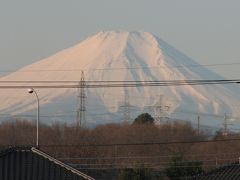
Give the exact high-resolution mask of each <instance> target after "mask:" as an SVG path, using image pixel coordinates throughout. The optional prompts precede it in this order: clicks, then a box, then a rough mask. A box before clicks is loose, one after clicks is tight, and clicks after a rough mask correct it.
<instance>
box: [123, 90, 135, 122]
mask: <svg viewBox="0 0 240 180" xmlns="http://www.w3.org/2000/svg"><path fill="white" fill-rule="evenodd" d="M129 99H130V98H129V93H128V91H126V92H125V94H124V104H123V105H122V106H120V107H121V108H123V116H124V117H123V119H124V122H130V121H131V112H130V111H131V109H130V108H131V107H133V106H131V104H130V102H129Z"/></svg>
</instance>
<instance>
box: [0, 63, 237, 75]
mask: <svg viewBox="0 0 240 180" xmlns="http://www.w3.org/2000/svg"><path fill="white" fill-rule="evenodd" d="M236 65H240V63H239V62H232V63H215V64H193V65H184V66H183V65H176V66H172V65H171V68H175V69H178V68H186V67H196V68H198V67H215V66H236ZM161 68H169V67H166V66H141V67H116V68H95V69H93V68H92V69H84V68H83V69H35V70H19V71H16V70H0V72H3V73H7V72H17V73H26V72H72V71H86V70H89V71H105V70H125V69H161Z"/></svg>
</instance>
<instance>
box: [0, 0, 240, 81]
mask: <svg viewBox="0 0 240 180" xmlns="http://www.w3.org/2000/svg"><path fill="white" fill-rule="evenodd" d="M239 18H240V1H239V0H198V1H197V0H118V1H117V0H39V1H34V0H0V62H1V67H0V71H4V70H16V69H18V68H20V67H23V66H25V65H27V64H29V63H33V62H36V61H38V60H40V59H42V58H44V57H48V56H49V55H52V54H54V53H56V52H58V51H60V50H63V49H65V48H68V47H70V46H72V45H75V44H76V43H79V42H81V41H82V40H83V39H85V38H87V37H88V36H91V35H93V34H95V33H97V32H98V31H101V30H119V29H120V30H127V31H129V30H131V31H132V30H142V31H150V32H152V33H154V34H156V35H157V36H159V37H160V38H162V39H164V40H165V41H167V42H168V43H170V44H171V45H173V46H174V47H176V48H177V49H179V50H180V51H182V52H184V53H185V54H186V55H188V56H190V57H192V58H193V59H194V60H196V61H197V62H199V63H200V64H215V63H232V62H235V63H238V62H239V63H240V55H239V51H240V20H239ZM212 68H213V69H214V70H215V71H217V72H219V73H221V74H222V75H223V76H225V77H229V78H240V72H239V70H238V69H239V68H240V65H235V66H216V67H212Z"/></svg>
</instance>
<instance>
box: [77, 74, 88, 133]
mask: <svg viewBox="0 0 240 180" xmlns="http://www.w3.org/2000/svg"><path fill="white" fill-rule="evenodd" d="M85 88H86V82H85V77H84V72H83V71H82V73H81V80H80V82H79V88H78V95H77V97H78V107H77V117H76V123H77V128H79V127H82V126H84V124H85V112H86V106H85V103H86V92H85Z"/></svg>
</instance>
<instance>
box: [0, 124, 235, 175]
mask: <svg viewBox="0 0 240 180" xmlns="http://www.w3.org/2000/svg"><path fill="white" fill-rule="evenodd" d="M239 137H240V136H239V134H237V133H235V134H231V135H228V136H222V135H221V133H219V132H218V133H217V134H216V135H215V136H213V137H209V135H208V134H207V133H204V132H200V133H199V132H198V131H197V130H196V129H194V128H193V127H192V126H191V124H190V123H183V122H165V123H162V124H161V125H154V123H133V124H126V123H123V124H106V125H99V126H97V127H95V128H93V129H88V128H79V129H77V128H76V127H74V126H69V125H65V124H58V123H55V124H53V125H41V126H40V130H39V143H40V146H39V148H40V149H41V150H42V151H45V152H47V153H49V154H50V155H52V156H54V157H56V158H58V159H60V160H62V161H64V162H67V163H70V164H76V168H78V169H80V170H82V171H85V172H91V173H93V174H94V173H97V172H99V173H98V174H107V173H109V172H112V174H114V177H115V178H116V176H117V177H121V178H123V179H124V177H128V176H132V175H133V174H135V175H134V176H136V177H137V175H136V172H138V173H139V174H140V175H139V176H141V177H142V173H143V174H145V175H149V174H151V175H152V174H154V173H155V174H158V175H159V174H160V175H159V177H158V178H155V179H160V178H161V177H162V178H166V175H168V177H169V178H171V177H174V176H175V175H176V174H177V176H179V177H181V176H187V175H191V174H194V173H198V172H201V171H202V170H203V169H204V170H208V169H211V168H215V167H217V166H219V165H221V164H226V163H232V162H235V161H237V160H238V157H239V156H240V153H238V152H240V151H239V150H240V144H239V141H236V140H235V141H234V140H230V141H219V140H221V139H224V140H226V139H232V138H234V139H236V138H239ZM208 140H218V141H214V142H207V141H208ZM198 141H200V143H194V142H198ZM205 141H206V142H205ZM35 143H36V126H35V124H32V123H31V122H29V121H24V120H17V121H11V122H9V123H7V122H5V123H1V124H0V146H1V147H2V148H3V147H6V146H21V145H24V146H26V145H31V146H34V145H35ZM173 157H181V158H182V159H173ZM184 161H187V162H188V163H187V164H185V163H184ZM136 164H141V165H144V167H136ZM178 166H180V167H179V168H178ZM184 166H191V168H190V169H189V168H183V167H184ZM139 169H140V170H139ZM113 172H114V173H113ZM119 172H121V173H120V175H121V176H120V175H119ZM156 172H157V173H156ZM158 172H160V173H158ZM164 172H166V173H165V175H164ZM117 174H118V175H117ZM151 177H152V176H151ZM154 177H156V176H153V178H154Z"/></svg>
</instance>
